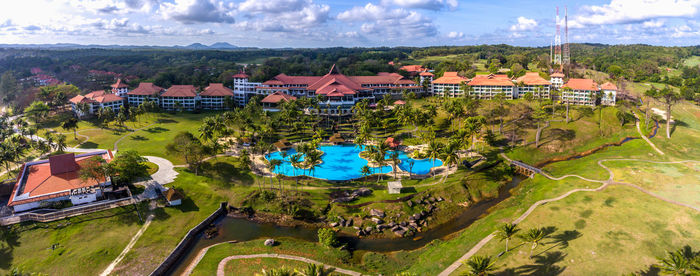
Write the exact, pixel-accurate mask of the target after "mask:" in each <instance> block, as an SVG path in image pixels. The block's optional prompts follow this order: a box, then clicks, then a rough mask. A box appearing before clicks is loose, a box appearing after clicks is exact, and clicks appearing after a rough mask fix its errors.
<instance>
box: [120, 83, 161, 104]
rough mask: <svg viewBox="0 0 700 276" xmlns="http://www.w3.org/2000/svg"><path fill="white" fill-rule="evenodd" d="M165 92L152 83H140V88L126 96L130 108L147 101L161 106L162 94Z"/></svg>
mask: <svg viewBox="0 0 700 276" xmlns="http://www.w3.org/2000/svg"><path fill="white" fill-rule="evenodd" d="M163 92H165V89H163V88H162V87H160V86H157V85H155V84H153V83H151V82H142V83H139V87H136V88H135V89H134V90H131V91H129V92H128V93H127V95H126V96H127V101H128V102H129V106H132V107H137V106H139V105H141V104H142V103H144V102H146V101H151V102H155V103H156V104H160V94H162V93H163Z"/></svg>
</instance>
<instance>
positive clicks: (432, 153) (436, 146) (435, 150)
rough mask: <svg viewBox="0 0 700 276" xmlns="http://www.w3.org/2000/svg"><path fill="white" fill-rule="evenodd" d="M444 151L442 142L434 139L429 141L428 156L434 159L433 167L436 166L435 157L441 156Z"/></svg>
mask: <svg viewBox="0 0 700 276" xmlns="http://www.w3.org/2000/svg"><path fill="white" fill-rule="evenodd" d="M441 151H442V144H440V143H438V142H436V141H435V140H434V139H433V140H431V141H430V143H428V149H427V154H428V158H430V159H431V160H432V161H433V167H435V159H437V158H438V157H440V153H441ZM433 177H435V171H433Z"/></svg>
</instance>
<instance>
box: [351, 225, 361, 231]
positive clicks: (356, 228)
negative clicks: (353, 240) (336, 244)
mask: <svg viewBox="0 0 700 276" xmlns="http://www.w3.org/2000/svg"><path fill="white" fill-rule="evenodd" d="M352 228H354V229H355V230H360V227H358V226H353V227H352Z"/></svg>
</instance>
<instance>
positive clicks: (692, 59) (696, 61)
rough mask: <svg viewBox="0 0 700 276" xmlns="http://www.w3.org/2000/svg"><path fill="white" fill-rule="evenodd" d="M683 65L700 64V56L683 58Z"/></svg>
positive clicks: (694, 65) (692, 65) (695, 65)
mask: <svg viewBox="0 0 700 276" xmlns="http://www.w3.org/2000/svg"><path fill="white" fill-rule="evenodd" d="M683 65H685V66H688V67H697V66H699V65H700V56H692V57H689V58H686V59H684V60H683Z"/></svg>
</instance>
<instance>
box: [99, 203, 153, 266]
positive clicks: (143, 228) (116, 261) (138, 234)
mask: <svg viewBox="0 0 700 276" xmlns="http://www.w3.org/2000/svg"><path fill="white" fill-rule="evenodd" d="M153 217H154V216H153V215H149V216H148V218H146V223H144V224H143V226H141V229H139V231H138V232H136V235H134V236H133V237H132V238H131V241H130V242H129V244H127V245H126V247H124V250H122V253H120V254H119V256H117V258H116V259H114V261H112V263H110V264H109V266H107V268H106V269H105V270H104V271H102V273H100V276H107V275H109V274H110V273H112V271H113V270H114V268H115V267H117V264H119V262H121V261H122V259H124V256H126V254H127V253H129V251H131V248H132V247H134V244H136V242H137V241H138V240H139V238H140V237H141V235H143V233H144V232H146V229H148V226H150V225H151V221H153Z"/></svg>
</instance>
